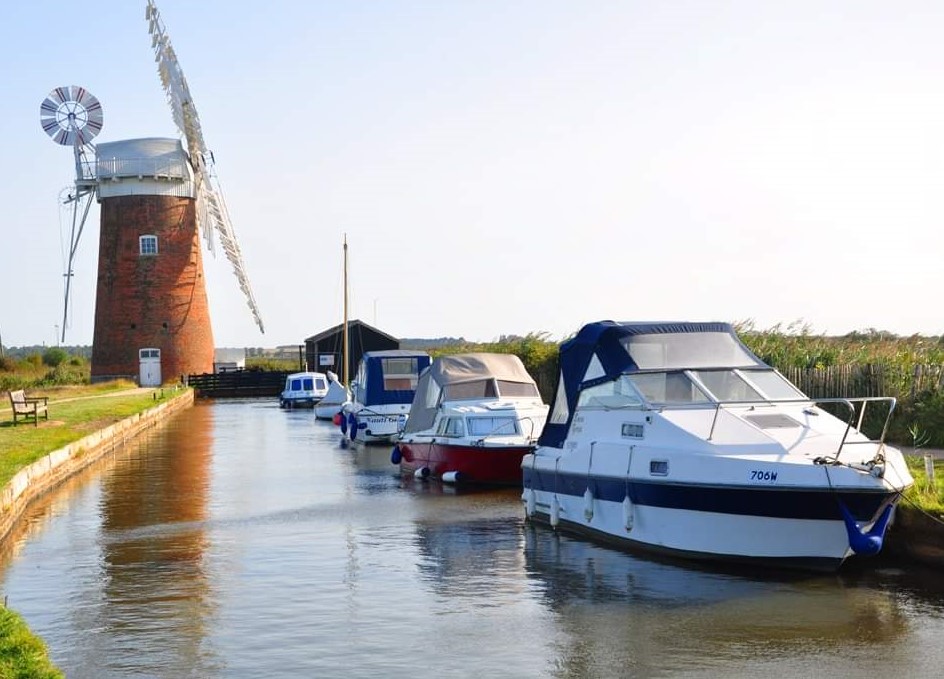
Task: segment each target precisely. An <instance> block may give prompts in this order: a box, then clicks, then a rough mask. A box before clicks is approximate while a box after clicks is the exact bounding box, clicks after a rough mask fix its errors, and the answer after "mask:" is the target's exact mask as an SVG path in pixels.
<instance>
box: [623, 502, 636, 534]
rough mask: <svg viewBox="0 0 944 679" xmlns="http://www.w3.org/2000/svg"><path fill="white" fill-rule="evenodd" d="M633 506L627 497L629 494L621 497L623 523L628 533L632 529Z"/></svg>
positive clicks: (633, 518)
mask: <svg viewBox="0 0 944 679" xmlns="http://www.w3.org/2000/svg"><path fill="white" fill-rule="evenodd" d="M634 513H635V508H634V507H633V501H632V500H630V499H629V495H627V496H626V497H625V498H623V525H625V526H626V532H627V533H628V532H629V531H631V530H632V529H633V521H634V520H635V517H634V516H633V515H634Z"/></svg>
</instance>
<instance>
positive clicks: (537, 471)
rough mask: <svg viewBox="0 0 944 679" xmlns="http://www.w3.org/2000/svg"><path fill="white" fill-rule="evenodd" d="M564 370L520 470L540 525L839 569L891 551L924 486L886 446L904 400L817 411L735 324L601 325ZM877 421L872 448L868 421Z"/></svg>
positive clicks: (723, 555) (819, 406)
mask: <svg viewBox="0 0 944 679" xmlns="http://www.w3.org/2000/svg"><path fill="white" fill-rule="evenodd" d="M560 369H561V372H560V377H559V381H558V385H557V389H556V392H555V398H554V401H553V403H552V406H551V412H550V415H549V418H548V421H547V424H546V425H545V427H544V430H543V432H542V434H541V437H540V439H539V440H538V447H537V448H536V450H535V452H534V453H533V454H530V455H526V456H525V457H524V458H523V460H522V476H523V493H522V501H523V503H524V505H525V511H526V514H527V516H528V518H529V519H530V520H532V521H535V522H538V523H547V524H550V525H551V526H554V527H556V528H560V529H561V530H567V531H570V532H574V533H578V534H583V535H587V536H590V537H593V538H598V539H601V540H604V541H607V542H610V543H614V544H617V545H620V546H625V547H630V548H642V549H646V550H652V551H656V552H660V553H666V554H671V555H676V556H682V557H693V558H699V559H718V560H724V561H737V562H751V563H763V564H767V565H774V566H784V567H795V568H803V569H815V570H834V569H837V568H838V567H839V566H840V565H841V564H842V563H843V562H844V561H845V560H846V559H847V558H848V557H850V556H853V555H869V554H875V553H877V552H878V551H879V550H880V549H881V547H882V542H883V539H884V536H885V532H886V529H887V528H888V525H889V522H890V520H891V517H892V514H893V510H894V507H895V505H896V503H897V502H898V500H899V499H900V497H901V494H902V493H903V492H904V490H906V489H907V488H908V487H909V486H910V485H912V483H913V479H912V477H911V475H910V473H909V472H908V469H907V466H906V464H905V461H904V458H903V456H902V455H901V453H900V451H898V450H897V449H895V448H893V447H891V446H889V445H887V444H886V443H885V433H886V431H887V428H888V421H889V419H890V417H891V413H892V412H893V410H894V408H895V399H894V398H890V397H868V398H825V399H819V398H817V399H814V398H810V397H809V396H807V395H805V394H804V393H802V392H801V391H800V390H799V389H798V388H797V387H795V386H794V385H793V384H791V383H790V382H789V381H788V380H787V379H786V378H784V377H783V375H781V374H780V373H779V372H778V371H776V370H775V369H774V368H772V367H771V366H769V365H767V364H766V363H764V362H763V361H761V360H760V359H759V358H758V357H757V356H756V355H754V354H753V353H752V352H751V351H750V350H749V349H748V348H747V347H746V346H745V345H744V344H743V343H742V342H741V341H740V339H739V338H738V336H737V334H736V332H735V330H734V328H733V327H732V326H731V325H730V324H728V323H689V322H679V323H651V322H650V323H628V322H624V323H617V322H613V321H600V322H595V323H590V324H588V325H585V326H584V327H583V328H582V329H581V330H580V332H579V333H578V334H577V335H576V336H575V337H574V338H573V339H571V340H568V341H567V342H565V343H564V344H562V345H561V349H560ZM867 410H868V411H869V412H868V417H867V415H866V411H867ZM876 415H877V417H876ZM875 421H877V423H878V424H877V427H878V428H879V429H880V432H879V433H877V435H876V436H875V438H870V437H869V436H867V435H866V434H865V433H864V432H863V429H864V428H865V427H864V426H863V423H864V422H866V423H873V422H875Z"/></svg>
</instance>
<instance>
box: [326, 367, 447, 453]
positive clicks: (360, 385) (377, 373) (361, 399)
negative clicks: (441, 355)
mask: <svg viewBox="0 0 944 679" xmlns="http://www.w3.org/2000/svg"><path fill="white" fill-rule="evenodd" d="M430 362H431V359H430V356H429V354H427V353H426V352H425V351H411V350H406V349H387V350H383V351H368V352H365V353H364V355H363V356H362V357H361V360H360V362H359V363H358V367H357V374H356V376H355V378H354V381H353V382H352V383H351V392H352V399H351V401H350V402H348V403H345V404H344V406H343V408H342V411H341V413H340V415H339V416H338V423H339V425H340V427H341V432H342V433H343V434H344V435H345V436H348V437H349V438H350V439H351V440H352V441H361V442H364V443H385V442H390V441H391V440H392V439H393V438H394V437H396V436H397V435H398V434H399V433H400V432H401V431H402V430H403V426H404V425H405V424H406V420H407V417H408V416H409V413H410V405H411V404H412V403H413V395H414V394H415V393H416V385H417V382H418V380H419V376H420V373H421V372H422V371H423V370H424V369H426V368H427V367H429V364H430Z"/></svg>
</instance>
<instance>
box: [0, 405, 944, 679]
mask: <svg viewBox="0 0 944 679" xmlns="http://www.w3.org/2000/svg"><path fill="white" fill-rule="evenodd" d="M389 453H390V450H389V447H387V446H379V447H372V448H366V449H363V448H361V449H346V448H342V447H341V446H340V445H339V437H338V434H337V432H336V430H335V428H334V427H333V426H331V424H330V423H327V422H320V421H316V420H314V418H313V417H312V414H311V413H310V412H305V411H288V412H286V411H281V410H279V408H278V407H277V405H276V404H275V403H273V402H267V401H218V402H215V403H198V404H197V405H196V406H195V407H194V408H192V409H189V410H187V411H185V412H183V413H181V414H179V415H178V416H175V417H174V418H173V419H172V420H170V421H169V422H168V423H167V425H166V426H164V427H162V428H161V429H159V430H158V431H152V432H149V433H147V434H146V435H144V436H143V437H142V438H141V439H139V440H138V441H137V442H135V444H133V445H131V446H128V447H127V448H126V449H124V450H123V451H121V452H120V453H118V454H117V455H116V456H114V457H112V458H110V459H109V460H106V461H103V462H101V463H99V464H97V465H96V466H95V467H94V468H93V469H91V470H89V472H87V473H85V474H83V475H82V476H81V477H79V478H76V479H74V480H72V481H70V482H69V483H68V484H67V485H66V486H65V487H64V488H62V489H61V490H60V491H57V492H56V493H54V494H52V495H50V496H49V497H47V498H45V499H44V500H43V501H42V502H41V503H40V504H39V505H38V506H37V507H36V508H35V509H34V510H33V511H32V512H31V514H30V517H29V520H28V521H27V522H25V523H24V526H23V529H22V531H21V534H20V535H18V536H16V537H15V539H13V540H11V541H10V544H9V548H8V553H6V554H4V555H2V562H0V563H2V570H0V579H2V591H3V594H4V595H5V596H7V597H8V602H9V605H10V606H11V607H12V608H14V609H15V610H17V611H19V612H20V613H22V614H23V615H24V616H25V618H26V619H27V621H28V622H29V624H30V626H31V627H32V628H33V629H34V630H35V631H36V632H37V633H38V634H40V635H41V636H42V637H43V638H44V639H45V640H46V642H47V644H48V646H49V649H50V653H51V655H52V658H53V660H54V662H56V664H57V665H59V666H60V667H61V668H62V669H63V670H64V671H65V672H66V674H67V676H69V677H80V678H81V677H95V678H100V677H174V678H176V677H201V678H202V677H275V676H293V677H296V676H297V677H372V678H373V679H376V678H377V677H380V676H382V677H398V676H409V677H470V676H476V677H477V676H496V677H497V676H501V677H581V678H582V677H621V676H625V677H647V676H720V675H724V676H745V677H748V676H764V675H771V674H776V675H779V676H786V677H790V676H804V677H811V676H812V677H815V676H828V675H835V676H843V677H846V676H862V677H867V676H868V677H874V676H892V675H902V676H936V675H938V674H939V673H940V667H941V666H942V664H944V646H942V645H941V644H940V639H941V638H944V583H942V582H941V580H944V579H942V578H939V577H938V576H937V574H935V573H928V572H916V571H912V570H907V571H906V570H904V569H900V568H896V567H892V566H889V565H887V564H879V565H878V567H876V568H872V569H869V570H856V569H852V570H850V571H848V572H845V573H844V574H843V575H841V576H835V575H833V576H819V575H817V576H791V577H783V576H779V577H775V576H772V575H770V574H746V573H744V572H731V573H724V572H717V571H710V570H702V569H698V568H694V567H682V566H679V565H677V564H672V563H665V562H659V561H653V560H649V559H645V558H640V557H634V556H631V555H628V554H624V553H622V552H618V551H612V550H609V549H607V548H603V547H598V546H595V545H592V544H590V543H587V542H584V541H580V540H575V539H570V538H567V537H564V536H558V535H556V534H554V533H553V532H552V531H550V530H549V529H545V528H540V527H539V528H533V527H531V526H528V525H527V524H525V523H524V522H523V520H522V516H523V511H522V508H521V504H520V499H519V496H520V491H516V490H513V489H511V490H505V491H487V492H456V491H455V490H453V489H450V488H448V487H447V488H444V487H442V486H441V485H438V484H435V483H422V482H418V481H413V479H406V480H403V479H401V478H400V477H399V476H398V475H396V474H395V473H394V471H395V470H394V467H393V466H392V465H391V464H390V463H389Z"/></svg>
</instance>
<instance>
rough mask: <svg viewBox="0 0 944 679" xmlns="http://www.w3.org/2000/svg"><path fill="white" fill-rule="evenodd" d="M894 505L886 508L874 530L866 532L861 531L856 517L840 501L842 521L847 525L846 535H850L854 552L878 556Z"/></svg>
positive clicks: (850, 542) (873, 527) (874, 525)
mask: <svg viewBox="0 0 944 679" xmlns="http://www.w3.org/2000/svg"><path fill="white" fill-rule="evenodd" d="M892 509H893V506H892V505H888V506H887V507H885V511H883V512H882V515H881V516H880V517H878V521H876V522H875V523H874V524H873V525H872V528H871V529H870V530H868V531H866V532H864V533H863V532H862V531H861V530H860V529H859V524H857V523H856V520H855V517H854V516H853V515H852V513H851V512H850V511H849V510H848V509H846V506H845V505H844V504H843V503H842V502H841V501H840V502H839V510H840V511H841V512H842V521H843V523H845V524H846V533H847V534H848V535H849V547H851V548H852V551H853V552H855V553H856V554H859V555H861V556H872V555H873V554H878V553H879V552H880V551H881V549H882V543H883V542H884V541H885V530H886V529H887V528H888V522H889V520H890V519H891V517H892Z"/></svg>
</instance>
